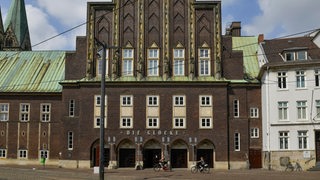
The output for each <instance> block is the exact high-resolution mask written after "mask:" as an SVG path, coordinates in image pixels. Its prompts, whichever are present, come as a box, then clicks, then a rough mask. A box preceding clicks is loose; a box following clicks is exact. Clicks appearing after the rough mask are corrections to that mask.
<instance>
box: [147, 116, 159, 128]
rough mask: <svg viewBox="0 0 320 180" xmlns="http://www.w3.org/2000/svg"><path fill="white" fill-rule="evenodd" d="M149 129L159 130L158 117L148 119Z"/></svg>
mask: <svg viewBox="0 0 320 180" xmlns="http://www.w3.org/2000/svg"><path fill="white" fill-rule="evenodd" d="M147 128H149V129H150V128H151V129H152V128H159V118H157V117H148V118H147Z"/></svg>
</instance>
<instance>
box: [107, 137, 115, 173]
mask: <svg viewBox="0 0 320 180" xmlns="http://www.w3.org/2000/svg"><path fill="white" fill-rule="evenodd" d="M108 143H109V145H110V159H109V167H111V168H113V164H111V162H112V151H113V149H114V144H115V143H116V137H114V136H113V137H112V138H111V137H110V136H108Z"/></svg>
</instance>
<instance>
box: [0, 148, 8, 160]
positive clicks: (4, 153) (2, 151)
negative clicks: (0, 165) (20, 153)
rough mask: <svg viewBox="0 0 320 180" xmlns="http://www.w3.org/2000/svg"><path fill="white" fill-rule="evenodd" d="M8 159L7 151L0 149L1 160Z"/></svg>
mask: <svg viewBox="0 0 320 180" xmlns="http://www.w3.org/2000/svg"><path fill="white" fill-rule="evenodd" d="M6 157H7V150H6V149H0V158H6Z"/></svg>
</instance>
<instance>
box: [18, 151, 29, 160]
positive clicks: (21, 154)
mask: <svg viewBox="0 0 320 180" xmlns="http://www.w3.org/2000/svg"><path fill="white" fill-rule="evenodd" d="M18 157H19V159H27V158H28V151H27V150H23V149H20V150H19V151H18Z"/></svg>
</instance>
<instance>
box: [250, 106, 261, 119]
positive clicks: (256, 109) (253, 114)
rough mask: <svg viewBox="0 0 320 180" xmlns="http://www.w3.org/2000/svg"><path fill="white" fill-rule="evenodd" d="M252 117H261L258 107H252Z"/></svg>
mask: <svg viewBox="0 0 320 180" xmlns="http://www.w3.org/2000/svg"><path fill="white" fill-rule="evenodd" d="M250 118H259V109H258V108H250Z"/></svg>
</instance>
